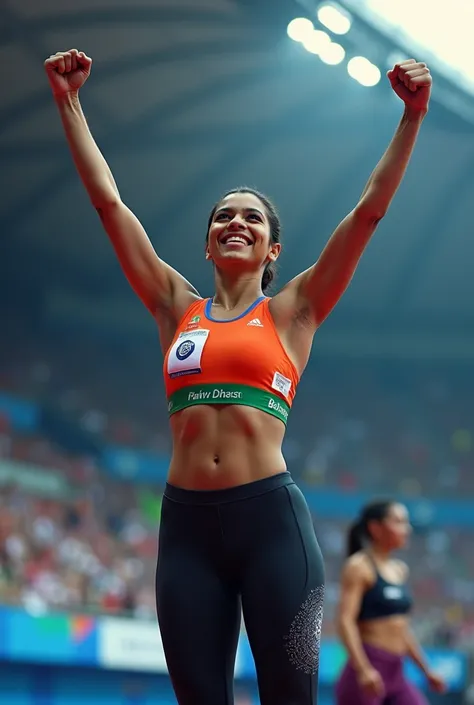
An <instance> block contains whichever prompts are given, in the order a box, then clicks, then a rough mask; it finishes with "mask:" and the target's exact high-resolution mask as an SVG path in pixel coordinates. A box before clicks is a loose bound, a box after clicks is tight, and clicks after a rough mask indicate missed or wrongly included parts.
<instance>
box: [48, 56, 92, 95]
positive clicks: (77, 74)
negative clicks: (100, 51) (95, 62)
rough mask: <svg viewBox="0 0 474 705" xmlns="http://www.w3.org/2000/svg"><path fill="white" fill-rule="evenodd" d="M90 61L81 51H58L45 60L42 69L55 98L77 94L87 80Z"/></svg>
mask: <svg viewBox="0 0 474 705" xmlns="http://www.w3.org/2000/svg"><path fill="white" fill-rule="evenodd" d="M91 66H92V59H91V58H89V57H88V56H86V55H85V54H84V52H83V51H77V49H70V50H69V51H58V53H57V54H53V55H52V56H50V57H49V59H46V61H45V62H44V67H45V69H46V74H47V76H48V79H49V82H50V84H51V89H52V91H53V93H54V95H55V96H64V95H66V94H67V93H77V91H78V90H79V88H81V86H83V85H84V83H85V82H86V81H87V79H88V78H89V74H90V72H91Z"/></svg>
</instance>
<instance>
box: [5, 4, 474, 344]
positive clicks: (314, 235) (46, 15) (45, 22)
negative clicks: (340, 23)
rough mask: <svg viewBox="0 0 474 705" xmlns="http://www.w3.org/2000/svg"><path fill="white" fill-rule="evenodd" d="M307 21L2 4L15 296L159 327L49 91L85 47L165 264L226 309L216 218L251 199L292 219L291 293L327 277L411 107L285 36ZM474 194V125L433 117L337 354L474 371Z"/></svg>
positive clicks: (110, 150)
mask: <svg viewBox="0 0 474 705" xmlns="http://www.w3.org/2000/svg"><path fill="white" fill-rule="evenodd" d="M297 14H298V8H297V5H296V3H293V2H291V0H278V2H275V0H273V1H272V3H268V2H265V1H264V0H199V2H197V1H196V0H82V2H81V3H80V4H79V5H78V4H77V3H74V2H72V0H61V1H60V0H42V1H41V2H37V0H7V1H6V2H5V3H3V4H2V8H1V9H0V61H1V64H2V66H3V67H4V69H6V70H4V71H2V75H1V77H0V85H1V94H2V101H1V107H0V125H1V130H0V157H1V160H2V164H3V169H2V180H3V184H2V195H3V198H2V200H1V203H0V223H1V232H2V240H3V243H2V245H1V249H0V277H1V280H2V281H3V286H2V288H1V292H2V296H4V295H6V293H7V291H10V292H11V291H12V289H11V287H13V286H17V287H18V284H19V282H24V283H25V287H20V288H21V289H23V288H24V291H27V292H28V296H27V298H26V297H25V303H26V302H27V301H28V300H29V301H31V300H32V299H34V300H35V301H36V302H39V301H40V302H41V315H42V316H43V317H44V319H45V320H51V321H53V320H60V319H62V318H70V317H71V315H72V314H75V315H76V316H77V317H78V318H81V319H82V320H88V321H89V322H91V321H92V322H95V323H96V324H98V325H100V326H103V325H105V322H107V325H108V326H111V327H114V326H115V327H117V328H123V330H124V332H127V334H128V333H129V332H130V331H132V330H134V331H137V332H140V331H142V332H143V333H145V332H147V331H148V332H150V331H151V329H152V327H153V324H152V322H150V321H148V318H147V317H146V315H145V314H144V313H143V312H142V311H141V309H140V306H139V304H138V303H137V302H135V300H134V298H133V295H132V294H131V292H130V291H129V289H128V286H127V284H126V283H125V281H124V279H123V277H122V276H121V274H120V272H119V269H118V265H117V263H116V262H115V259H114V256H113V254H112V251H111V248H110V246H109V244H108V242H107V239H106V237H105V235H104V234H103V233H102V231H101V226H100V223H99V221H98V219H97V216H96V214H95V213H94V212H93V210H92V208H91V207H90V206H89V204H88V201H87V199H86V197H85V195H84V193H83V190H82V188H81V186H80V184H79V182H78V178H77V176H76V174H75V171H74V168H73V166H72V164H71V160H70V157H69V154H68V151H67V148H66V146H65V141H64V138H63V135H62V132H61V128H60V123H59V119H58V117H57V115H56V112H55V107H54V104H53V100H52V97H51V94H50V91H49V87H48V84H47V80H46V77H45V76H44V72H43V61H44V59H45V58H46V57H47V56H48V55H49V54H51V53H54V52H56V51H58V50H65V49H68V48H71V47H77V48H78V49H79V50H84V51H86V52H87V53H88V54H89V55H90V56H92V57H93V59H94V64H93V70H92V75H91V77H90V79H89V81H88V83H87V85H86V87H85V88H84V89H83V92H82V94H81V95H82V102H83V106H84V110H85V112H86V114H87V117H88V119H89V123H90V126H91V129H92V131H93V133H94V135H95V137H96V138H97V140H98V142H99V145H100V146H101V148H102V150H103V152H104V153H105V155H106V157H107V159H108V161H109V163H110V165H111V167H112V169H113V172H114V174H115V177H116V180H117V182H118V185H119V188H120V190H121V193H122V196H123V198H124V200H125V201H126V202H127V203H128V204H129V205H130V207H132V209H133V210H134V211H135V212H136V213H137V215H138V216H139V217H140V218H141V220H142V221H143V223H144V225H145V226H146V228H147V230H148V232H149V235H150V237H151V239H152V241H153V243H154V245H155V246H156V249H157V250H158V252H159V253H160V255H161V256H162V257H163V258H164V259H166V260H167V261H169V262H170V264H172V265H173V266H175V267H176V268H177V269H179V270H180V271H182V272H183V274H185V276H186V277H188V278H189V279H190V280H191V281H192V282H193V283H194V284H195V285H196V286H197V287H198V289H199V290H201V292H202V293H203V294H206V295H208V294H210V293H211V290H212V272H211V269H210V267H209V265H208V264H206V263H205V261H204V234H205V225H206V219H207V214H208V211H209V209H210V207H211V206H212V205H213V203H214V202H215V201H216V200H217V198H218V197H219V196H220V194H221V193H222V192H223V191H224V190H225V189H227V188H230V187H233V186H236V185H242V184H247V185H252V186H256V187H258V188H259V189H260V190H262V191H264V192H266V193H268V194H269V195H270V197H271V198H272V199H273V200H274V201H275V202H276V204H277V206H278V208H279V210H280V213H281V216H282V220H283V225H284V253H283V255H282V258H281V269H280V282H284V281H285V280H287V279H288V278H290V277H292V276H293V275H295V274H296V273H297V272H298V271H300V270H301V269H303V268H306V267H307V266H309V265H310V264H311V263H312V262H313V261H314V260H315V259H316V258H317V257H318V254H319V252H320V251H321V249H322V247H323V246H324V243H325V241H326V239H327V237H328V236H329V234H330V233H331V230H332V229H333V228H334V226H336V225H337V223H338V222H339V220H340V219H341V218H342V217H343V216H344V215H345V214H346V212H347V211H348V210H350V209H351V208H352V207H353V205H354V204H355V203H356V201H357V198H358V196H359V194H360V192H361V190H362V188H363V186H364V183H365V181H366V179H367V177H368V176H369V174H370V172H371V170H372V169H373V167H374V166H375V164H376V162H377V160H378V158H379V157H380V156H381V154H382V152H383V150H384V149H385V147H386V145H387V143H388V141H389V139H390V137H391V135H392V133H393V130H394V128H395V126H396V124H397V121H398V119H399V116H400V114H401V104H399V103H398V102H397V101H396V100H395V99H393V98H392V95H391V93H390V88H389V86H388V83H386V82H382V83H381V84H379V86H377V87H376V88H374V89H368V88H364V87H362V86H360V85H358V84H356V83H355V82H354V81H352V80H351V79H350V78H349V77H348V75H347V73H346V71H345V70H344V68H343V67H341V66H327V65H324V64H322V63H321V62H318V60H317V59H316V58H315V57H314V56H311V55H310V54H307V53H306V52H304V51H301V50H300V47H298V46H297V45H296V44H295V43H294V42H291V41H290V40H289V39H288V37H287V35H286V25H287V23H288V21H289V20H290V19H291V18H292V17H294V16H296V15H297ZM422 58H423V57H420V59H422ZM473 194H474V134H473V128H472V126H470V125H468V124H467V123H466V124H465V123H463V122H462V121H461V120H460V119H458V118H456V117H455V116H453V115H450V114H449V113H448V112H447V111H446V110H444V109H443V108H441V107H439V106H437V105H434V106H433V109H432V111H431V112H430V114H429V116H428V118H427V120H426V122H425V125H424V126H423V130H422V135H421V137H420V140H419V144H418V147H417V150H416V154H415V156H414V159H413V162H412V164H411V166H410V169H409V172H408V174H407V176H406V179H405V181H404V184H403V186H402V188H401V190H400V193H399V195H398V196H397V198H396V200H395V202H394V204H393V206H392V209H391V212H390V213H389V215H388V216H387V218H386V219H385V220H384V221H383V222H382V224H381V225H380V227H379V230H378V232H377V233H376V236H375V237H374V240H373V242H372V243H371V244H370V246H369V248H368V251H367V253H366V254H365V256H364V259H363V262H362V263H361V265H360V268H359V270H358V272H357V275H356V277H355V279H354V281H353V283H352V285H351V287H350V289H349V291H348V292H347V294H346V295H345V297H344V299H343V301H342V302H341V303H340V304H339V306H338V308H337V310H336V312H335V313H334V314H333V315H332V316H331V318H330V319H329V320H328V322H327V323H326V324H325V326H324V327H323V329H322V331H321V333H320V334H319V349H320V350H321V351H326V352H328V353H331V354H339V353H340V354H344V353H346V352H351V351H358V352H360V353H361V354H363V355H365V354H370V353H371V352H376V353H377V351H378V352H385V353H387V354H400V355H406V354H408V352H409V351H411V352H414V353H415V354H419V355H424V354H426V353H428V354H433V355H444V354H448V355H456V356H461V357H464V358H469V357H472V356H473V354H474V306H473V301H474V237H473V236H474V226H473V223H474V198H473ZM20 298H21V297H20ZM153 334H154V333H153ZM407 351H408V352H407ZM417 351H418V352H417ZM443 351H444V352H443ZM377 354H378V353H377Z"/></svg>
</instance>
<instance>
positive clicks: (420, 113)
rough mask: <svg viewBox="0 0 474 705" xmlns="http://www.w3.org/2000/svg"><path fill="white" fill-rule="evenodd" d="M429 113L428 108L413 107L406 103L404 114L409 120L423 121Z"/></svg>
mask: <svg viewBox="0 0 474 705" xmlns="http://www.w3.org/2000/svg"><path fill="white" fill-rule="evenodd" d="M427 113H428V108H422V109H420V108H412V107H411V106H409V105H405V111H404V113H403V116H404V118H405V120H407V122H415V123H416V122H417V123H421V122H423V120H424V118H425V117H426V115H427Z"/></svg>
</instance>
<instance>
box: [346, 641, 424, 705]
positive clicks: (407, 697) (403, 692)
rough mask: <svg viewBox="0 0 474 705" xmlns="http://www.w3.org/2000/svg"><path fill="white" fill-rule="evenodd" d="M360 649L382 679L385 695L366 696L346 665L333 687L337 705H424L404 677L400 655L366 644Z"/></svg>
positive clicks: (353, 672) (349, 665)
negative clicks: (362, 649) (334, 687)
mask: <svg viewBox="0 0 474 705" xmlns="http://www.w3.org/2000/svg"><path fill="white" fill-rule="evenodd" d="M364 650H365V653H366V654H367V656H368V658H369V661H370V663H371V664H372V666H373V667H374V668H375V669H376V670H377V671H378V672H379V673H380V675H381V676H382V679H383V682H384V685H385V695H383V696H382V697H377V696H375V697H374V696H371V695H366V694H365V693H364V692H363V691H362V690H361V689H360V688H359V684H358V683H357V678H356V674H355V671H354V669H353V667H352V666H351V664H350V663H349V662H347V663H346V665H345V667H344V669H343V671H342V673H341V675H340V676H339V680H338V682H337V684H336V704H337V705H427V701H426V698H425V697H424V696H423V694H422V693H421V692H420V691H419V690H418V689H417V688H415V686H414V685H412V684H411V683H410V682H409V681H408V680H407V679H406V678H405V675H404V673H403V658H402V657H401V656H397V655H396V654H391V653H390V652H389V651H384V650H383V649H378V648H376V647H375V646H369V645H368V644H364Z"/></svg>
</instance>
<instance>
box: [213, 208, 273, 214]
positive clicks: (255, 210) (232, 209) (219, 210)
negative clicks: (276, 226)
mask: <svg viewBox="0 0 474 705" xmlns="http://www.w3.org/2000/svg"><path fill="white" fill-rule="evenodd" d="M235 210H236V209H235V208H232V207H231V206H223V207H222V208H218V209H217V210H216V215H217V214H218V213H225V212H226V211H235ZM243 210H244V211H245V213H258V214H259V215H261V216H264V215H265V214H264V213H263V212H262V211H261V210H259V209H258V208H244V209H243Z"/></svg>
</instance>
